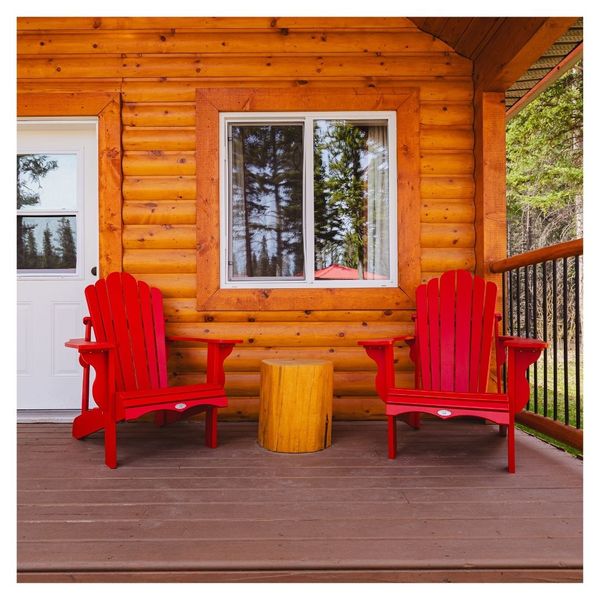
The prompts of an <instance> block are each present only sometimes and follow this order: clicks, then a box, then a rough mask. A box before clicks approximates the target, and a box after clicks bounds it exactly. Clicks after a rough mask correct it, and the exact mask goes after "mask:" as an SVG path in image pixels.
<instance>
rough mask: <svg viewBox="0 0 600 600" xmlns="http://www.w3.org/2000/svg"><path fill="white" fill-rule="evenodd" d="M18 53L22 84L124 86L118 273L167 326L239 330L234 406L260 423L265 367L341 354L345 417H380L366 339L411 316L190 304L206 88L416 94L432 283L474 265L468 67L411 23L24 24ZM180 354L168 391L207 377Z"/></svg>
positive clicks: (404, 374) (340, 396) (424, 250)
mask: <svg viewBox="0 0 600 600" xmlns="http://www.w3.org/2000/svg"><path fill="white" fill-rule="evenodd" d="M17 49H18V70H17V73H18V91H19V92H35V93H36V94H52V93H56V92H87V93H92V94H93V93H106V92H113V93H114V92H116V93H120V94H121V100H122V104H121V106H122V108H121V119H122V152H123V160H122V176H123V185H122V221H123V229H122V231H123V233H122V251H123V264H122V268H123V270H125V271H128V272H130V273H132V274H134V275H135V276H137V277H139V278H142V279H144V280H146V281H148V282H149V283H150V284H152V285H155V286H157V287H159V288H160V289H161V290H162V291H163V294H164V296H165V298H166V299H165V309H166V313H167V318H168V321H169V324H168V332H169V333H171V334H177V333H180V332H183V331H184V332H185V334H186V335H187V334H196V335H201V336H213V337H220V338H228V337H243V338H244V341H245V343H244V344H243V345H241V346H239V347H238V348H237V350H236V351H235V352H234V353H233V354H232V355H231V357H230V358H229V359H228V360H227V362H226V368H227V391H228V393H229V397H230V408H229V409H227V411H224V415H226V416H229V417H231V418H256V415H257V407H258V390H259V365H260V361H261V360H262V359H264V358H277V357H289V356H296V357H311V358H326V359H329V360H331V361H332V362H333V363H334V367H335V376H334V416H335V418H338V419H340V418H357V419H364V418H377V417H379V416H381V415H382V414H383V410H382V409H383V403H381V402H380V401H379V400H378V399H377V397H376V396H375V389H374V363H373V362H372V361H370V360H369V359H368V358H367V356H366V354H365V352H364V351H363V349H362V348H359V347H358V346H357V345H356V341H357V340H359V339H364V338H369V337H371V338H376V337H382V336H388V335H390V334H395V335H399V334H402V333H409V332H410V331H411V330H412V322H411V312H410V311H407V310H387V311H381V310H378V311H373V310H360V311H357V310H354V311H353V310H347V309H344V310H336V311H332V310H327V311H319V310H313V311H262V312H247V311H246V312H242V311H239V312H231V311H219V312H217V311H213V312H206V311H204V312H203V311H198V310H197V309H196V243H197V242H196V158H195V149H196V104H195V98H196V96H195V93H196V87H198V86H214V87H261V86H266V87H282V86H285V87H288V86H291V87H302V86H312V87H323V86H329V87H341V86H344V87H345V86H348V87H363V86H365V87H366V86H370V87H395V88H405V87H406V88H417V89H418V90H419V97H420V148H421V157H420V173H421V183H420V190H421V278H422V279H423V280H428V279H429V278H430V277H432V276H435V275H438V274H439V273H441V272H443V271H445V270H447V269H451V268H466V269H469V270H473V269H474V267H475V258H474V256H475V253H474V248H475V238H476V236H475V230H474V217H475V215H474V210H475V209H474V181H473V144H474V142H473V104H472V101H473V84H472V63H471V61H470V60H469V59H466V58H464V57H462V56H460V55H458V54H456V53H455V52H454V51H453V50H452V49H451V48H450V47H449V46H447V45H446V44H445V43H444V42H442V41H440V40H438V39H437V38H434V37H433V36H431V35H429V34H426V33H424V32H422V31H420V30H419V29H417V28H416V27H415V25H414V24H413V23H412V22H411V21H409V20H408V19H403V18H373V19H361V18H355V19H352V18H329V19H325V18H299V19H295V18H279V19H270V18H208V19H201V18H166V19H152V18H20V19H19V20H18V46H17ZM399 126H401V124H399ZM400 201H401V199H400ZM215 202H218V199H217V198H215ZM397 358H398V361H397V370H398V378H397V381H398V383H399V384H402V383H404V384H406V385H409V386H410V385H411V383H412V372H411V370H410V369H411V367H410V364H409V360H408V355H407V352H406V350H404V349H399V350H398V355H397ZM170 360H171V362H170V367H171V379H172V382H173V383H174V384H183V383H190V382H195V381H198V380H199V379H200V378H201V377H202V376H203V374H202V370H203V368H204V367H205V365H204V363H203V362H202V360H201V358H200V353H199V352H197V349H195V348H193V347H186V348H183V347H180V348H177V349H175V350H174V351H173V352H172V355H171V359H170Z"/></svg>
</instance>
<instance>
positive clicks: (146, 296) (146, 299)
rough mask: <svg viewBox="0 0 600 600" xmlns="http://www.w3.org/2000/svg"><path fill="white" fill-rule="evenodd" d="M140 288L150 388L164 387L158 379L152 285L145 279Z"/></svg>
mask: <svg viewBox="0 0 600 600" xmlns="http://www.w3.org/2000/svg"><path fill="white" fill-rule="evenodd" d="M138 290H139V295H140V308H141V314H142V324H143V327H144V341H145V344H146V358H147V360H148V376H149V378H150V388H152V389H154V388H158V387H164V386H160V385H159V381H158V352H157V348H156V329H155V327H154V313H153V312H152V299H151V295H150V286H149V285H148V284H147V283H146V282H144V281H139V282H138Z"/></svg>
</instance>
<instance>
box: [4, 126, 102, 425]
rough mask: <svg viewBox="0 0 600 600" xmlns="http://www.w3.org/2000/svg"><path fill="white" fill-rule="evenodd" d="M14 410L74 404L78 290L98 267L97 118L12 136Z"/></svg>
mask: <svg viewBox="0 0 600 600" xmlns="http://www.w3.org/2000/svg"><path fill="white" fill-rule="evenodd" d="M17 133H18V135H17V236H16V237H17V305H18V307H17V407H18V415H19V418H20V419H21V420H26V419H28V418H31V416H32V415H36V414H37V415H44V414H46V415H48V416H51V415H52V414H56V413H52V412H51V411H56V410H63V411H64V410H67V409H76V408H77V407H78V406H80V403H81V367H80V366H79V363H78V360H77V356H76V352H75V350H72V349H68V348H65V347H64V343H65V341H66V340H67V339H69V338H73V337H83V334H84V327H83V324H82V319H83V317H84V316H85V315H86V308H85V299H84V295H83V291H84V288H85V286H86V285H88V284H89V283H92V282H94V281H95V280H96V277H95V276H94V275H93V274H92V273H93V272H95V267H97V264H98V136H97V120H96V119H78V120H65V119H60V120H59V119H45V120H33V119H29V120H20V121H19V122H18V130H17Z"/></svg>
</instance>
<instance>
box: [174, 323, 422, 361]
mask: <svg viewBox="0 0 600 600" xmlns="http://www.w3.org/2000/svg"><path fill="white" fill-rule="evenodd" d="M315 326H318V324H315ZM289 358H294V359H297V360H312V359H317V360H328V361H331V362H332V363H333V366H334V368H335V370H336V371H376V370H377V366H376V364H375V362H374V361H372V360H371V359H370V358H369V357H368V356H367V353H366V352H365V351H364V350H363V348H360V347H358V346H357V347H356V348H354V347H348V348H346V347H343V348H340V347H333V346H329V347H323V348H319V347H317V348H314V347H310V348H294V349H293V351H290V348H286V347H284V348H258V347H256V348H250V347H247V346H244V345H238V346H236V348H235V349H234V351H233V352H232V354H231V355H230V356H229V358H228V359H227V362H226V369H227V372H238V371H251V372H258V371H259V369H260V363H261V361H263V360H268V359H284V360H285V359H289ZM412 367H413V366H412V362H411V361H410V359H409V357H408V349H407V348H397V349H396V350H395V368H396V369H398V370H401V371H409V370H411V369H412ZM205 370H206V350H205V349H203V348H189V347H188V348H183V347H181V346H180V347H176V346H175V345H174V344H171V348H170V351H169V372H173V371H205Z"/></svg>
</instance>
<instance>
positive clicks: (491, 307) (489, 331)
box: [477, 282, 496, 392]
mask: <svg viewBox="0 0 600 600" xmlns="http://www.w3.org/2000/svg"><path fill="white" fill-rule="evenodd" d="M495 314H496V284H494V283H490V282H488V283H486V289H485V301H484V305H483V326H482V332H481V357H482V358H481V360H480V361H479V385H478V387H477V391H478V392H487V389H488V383H489V379H490V356H491V353H492V338H493V337H494V332H495V326H496V318H495Z"/></svg>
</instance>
